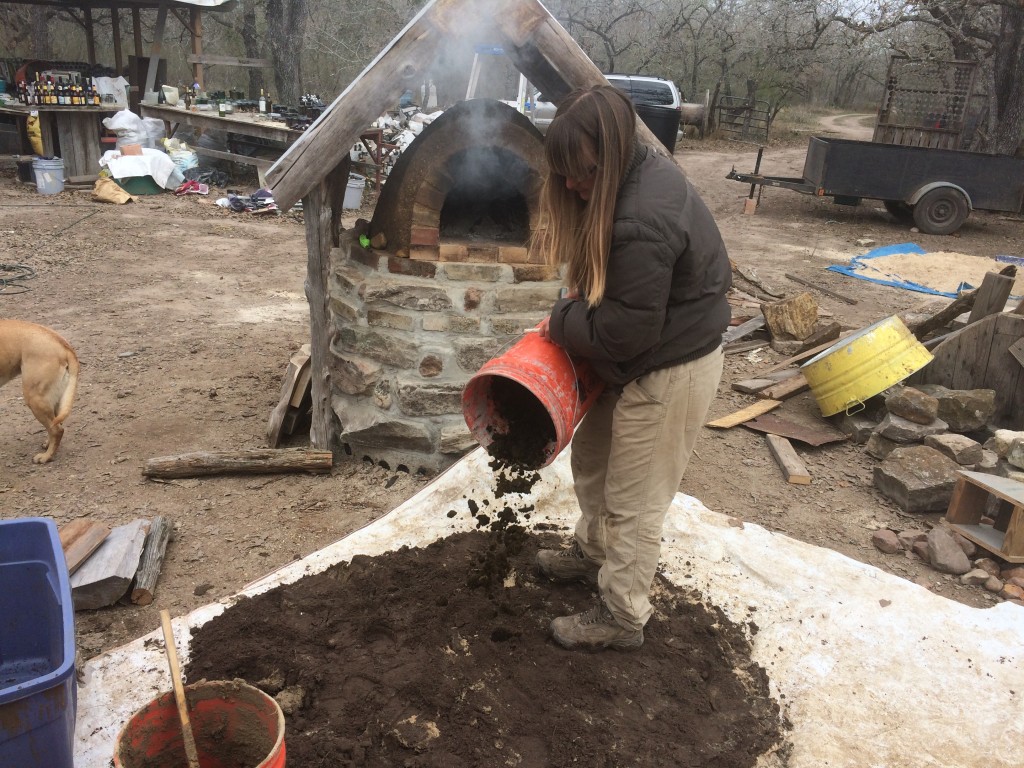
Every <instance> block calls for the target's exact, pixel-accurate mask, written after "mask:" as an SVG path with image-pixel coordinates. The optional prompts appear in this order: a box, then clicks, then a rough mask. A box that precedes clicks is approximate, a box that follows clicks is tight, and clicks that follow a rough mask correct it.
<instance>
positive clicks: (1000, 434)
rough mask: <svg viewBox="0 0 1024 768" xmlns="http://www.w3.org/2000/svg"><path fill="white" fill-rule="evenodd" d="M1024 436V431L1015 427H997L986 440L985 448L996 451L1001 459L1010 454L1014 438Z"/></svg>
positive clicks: (1017, 438)
mask: <svg viewBox="0 0 1024 768" xmlns="http://www.w3.org/2000/svg"><path fill="white" fill-rule="evenodd" d="M1022 437H1024V432H1017V431H1016V430H1013V429H997V430H996V431H995V433H994V434H993V435H992V437H990V438H989V439H988V440H986V441H985V449H986V450H989V451H992V452H993V453H995V454H996V455H997V456H998V457H999V458H1000V459H1005V458H1006V457H1007V456H1009V455H1010V447H1011V446H1012V445H1013V441H1014V440H1019V439H1020V438H1022Z"/></svg>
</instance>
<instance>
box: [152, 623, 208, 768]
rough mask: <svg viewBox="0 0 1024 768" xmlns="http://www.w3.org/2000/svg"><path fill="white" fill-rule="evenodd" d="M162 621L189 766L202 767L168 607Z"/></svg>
mask: <svg viewBox="0 0 1024 768" xmlns="http://www.w3.org/2000/svg"><path fill="white" fill-rule="evenodd" d="M160 623H161V625H162V626H163V629H164V648H165V649H166V650H167V663H168V664H169V665H170V667H171V682H172V683H173V684H174V699H175V701H176V702H177V704H178V716H179V717H180V718H181V735H182V738H183V740H184V742H185V756H186V757H187V758H188V766H189V768H200V765H199V750H198V749H197V748H196V738H195V736H194V735H193V733H192V722H191V721H190V720H189V717H188V704H187V703H186V701H185V688H184V687H183V686H182V684H181V672H180V670H179V669H178V650H177V648H176V647H175V645H174V630H172V629H171V614H170V613H169V612H168V611H167V609H166V608H165V609H164V610H162V611H160Z"/></svg>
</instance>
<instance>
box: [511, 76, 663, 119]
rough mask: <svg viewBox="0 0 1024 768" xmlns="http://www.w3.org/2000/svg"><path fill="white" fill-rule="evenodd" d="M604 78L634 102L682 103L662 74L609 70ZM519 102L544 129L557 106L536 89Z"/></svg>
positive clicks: (512, 103) (660, 104)
mask: <svg viewBox="0 0 1024 768" xmlns="http://www.w3.org/2000/svg"><path fill="white" fill-rule="evenodd" d="M605 78H606V79H607V80H608V82H609V83H611V84H612V85H614V86H615V87H616V88H619V89H620V90H622V91H625V92H626V93H627V94H629V97H630V98H631V99H632V100H633V103H634V104H641V105H649V106H658V107H671V108H672V109H679V108H680V106H681V105H682V103H683V97H682V94H681V93H680V92H679V89H678V88H677V87H676V84H675V83H674V82H672V81H671V80H666V79H665V78H663V77H649V76H646V75H619V74H611V75H605ZM504 103H505V104H508V105H509V106H510V107H512V108H514V109H519V104H518V102H515V101H506V102H504ZM523 106H524V109H523V110H522V112H523V114H525V115H526V116H527V117H528V118H530V121H531V122H532V123H533V124H534V125H535V126H537V130H539V131H540V132H541V133H544V132H545V131H546V130H547V128H548V126H549V125H550V124H551V120H552V119H553V118H554V117H555V110H556V109H557V108H556V107H555V105H554V104H553V103H551V102H550V101H547V100H546V99H545V98H544V95H543V94H542V93H541V92H540V91H532V92H530V93H529V94H528V96H527V99H526V103H525V104H524V105H523Z"/></svg>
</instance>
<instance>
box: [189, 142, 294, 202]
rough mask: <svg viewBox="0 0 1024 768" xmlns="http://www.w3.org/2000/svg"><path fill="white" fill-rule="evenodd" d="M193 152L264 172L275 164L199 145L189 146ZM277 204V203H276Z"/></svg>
mask: <svg viewBox="0 0 1024 768" xmlns="http://www.w3.org/2000/svg"><path fill="white" fill-rule="evenodd" d="M189 146H190V147H191V149H192V151H193V152H195V153H196V154H197V155H202V156H203V157H213V158H216V159H217V160H230V161H231V162H233V163H242V164H243V165H254V166H256V167H257V168H260V169H262V170H268V169H269V168H270V166H272V165H273V164H274V161H273V160H268V159H267V158H265V157H252V156H251V155H239V154H237V153H235V152H225V151H224V150H221V149H209V148H207V147H200V146H198V145H196V146H192V145H189ZM275 202H276V201H275Z"/></svg>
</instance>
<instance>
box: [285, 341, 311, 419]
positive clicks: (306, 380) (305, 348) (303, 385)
mask: <svg viewBox="0 0 1024 768" xmlns="http://www.w3.org/2000/svg"><path fill="white" fill-rule="evenodd" d="M302 352H303V354H304V355H305V358H306V364H305V365H300V366H299V375H298V376H297V377H296V379H295V386H294V387H293V388H292V396H291V399H290V400H289V401H288V404H289V405H290V406H292V407H293V408H298V407H299V406H300V405H302V400H303V399H304V398H305V396H306V392H308V391H309V384H310V378H311V376H312V371H311V366H310V365H309V354H310V348H309V344H303V345H302Z"/></svg>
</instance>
